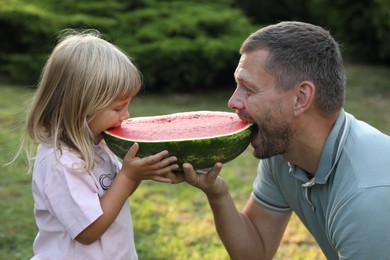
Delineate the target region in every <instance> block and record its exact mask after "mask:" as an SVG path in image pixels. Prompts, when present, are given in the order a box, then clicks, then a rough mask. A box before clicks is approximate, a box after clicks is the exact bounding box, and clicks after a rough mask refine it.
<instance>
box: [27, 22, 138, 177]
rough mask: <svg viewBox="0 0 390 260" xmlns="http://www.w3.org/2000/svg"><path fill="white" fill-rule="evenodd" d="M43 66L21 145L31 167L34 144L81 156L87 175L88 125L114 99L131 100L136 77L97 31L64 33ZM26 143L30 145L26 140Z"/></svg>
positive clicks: (90, 138) (90, 139)
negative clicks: (69, 151)
mask: <svg viewBox="0 0 390 260" xmlns="http://www.w3.org/2000/svg"><path fill="white" fill-rule="evenodd" d="M65 33H66V34H62V36H61V38H60V40H59V43H58V44H57V46H56V47H55V48H54V50H53V51H52V53H51V55H50V57H49V59H48V61H47V62H46V65H45V66H44V68H43V71H42V74H41V78H40V82H39V84H38V88H37V91H36V94H35V96H34V98H33V101H32V103H31V108H30V110H29V113H28V115H27V123H26V131H25V136H24V138H23V141H22V143H23V144H24V146H25V147H27V149H26V151H27V157H28V160H29V165H30V167H29V170H31V169H32V161H33V157H32V150H31V149H30V148H31V146H33V143H41V144H46V145H51V146H53V147H54V148H55V150H57V151H59V152H60V153H61V151H62V148H63V147H67V148H68V149H71V150H73V151H75V152H77V153H78V154H79V155H80V158H81V159H83V160H84V161H85V168H84V169H82V170H85V171H89V170H91V169H92V168H93V164H94V157H95V153H94V146H95V137H94V136H93V134H92V132H91V130H90V128H89V126H88V122H89V121H90V120H91V119H92V118H93V117H94V116H95V115H96V114H97V113H99V112H100V111H102V110H103V109H105V108H107V107H108V106H109V105H110V104H112V102H113V101H115V100H117V99H118V98H128V97H132V96H135V95H136V94H137V92H138V91H139V89H140V87H141V83H142V80H141V75H140V72H139V71H138V69H137V68H136V67H135V66H134V65H133V63H132V62H131V61H130V59H129V57H128V56H127V55H126V54H125V53H124V52H123V51H121V50H120V49H119V48H118V47H116V46H115V45H113V44H111V43H109V42H108V41H106V40H104V39H102V36H101V35H100V34H99V32H97V31H95V30H93V31H91V30H90V31H84V32H75V31H66V32H65ZM28 139H30V140H31V141H32V142H26V140H28Z"/></svg>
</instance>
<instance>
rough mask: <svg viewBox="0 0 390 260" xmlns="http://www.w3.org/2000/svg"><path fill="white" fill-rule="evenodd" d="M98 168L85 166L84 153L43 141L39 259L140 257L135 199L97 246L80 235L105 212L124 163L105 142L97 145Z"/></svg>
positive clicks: (37, 180) (37, 175)
mask: <svg viewBox="0 0 390 260" xmlns="http://www.w3.org/2000/svg"><path fill="white" fill-rule="evenodd" d="M95 149H96V155H97V156H96V157H97V159H96V160H95V167H94V169H93V170H92V171H91V172H85V171H80V170H77V168H79V169H80V166H81V165H83V163H84V162H83V160H81V159H80V158H79V157H78V155H77V154H76V153H74V152H72V151H70V150H67V149H63V151H62V155H61V154H60V153H59V152H58V151H57V153H56V155H55V151H54V148H53V147H51V146H45V145H39V147H38V153H37V156H36V159H35V164H34V171H33V182H32V191H33V197H34V202H35V205H34V213H35V219H36V223H37V226H38V229H39V233H38V235H37V237H36V238H35V241H34V246H33V249H34V257H33V258H32V259H34V260H38V259H39V260H40V259H56V260H57V259H58V260H59V259H67V260H68V259H83V260H87V259H102V260H104V259H110V260H111V259H126V260H129V259H138V256H137V253H136V250H135V245H134V236H133V223H132V220H131V212H130V206H129V203H128V202H126V203H125V204H124V205H123V208H122V210H121V212H120V213H119V215H118V217H117V218H116V219H115V221H114V223H113V224H112V225H111V226H110V227H109V228H108V230H107V231H106V232H105V233H104V234H103V235H102V236H101V237H100V239H99V240H97V241H96V242H94V243H93V244H91V245H83V244H81V243H79V242H77V241H76V240H75V237H76V236H77V235H78V234H79V233H80V232H81V231H83V230H84V229H85V228H86V227H88V226H89V225H90V224H92V223H93V222H94V221H95V220H96V219H97V218H98V217H99V216H101V215H102V214H103V211H102V209H101V206H100V200H99V198H100V197H101V196H102V195H103V194H104V193H105V191H106V190H107V189H108V188H109V186H110V185H111V182H112V180H113V179H114V178H115V176H116V174H117V172H118V171H119V169H120V167H121V166H122V165H121V163H120V162H119V161H118V160H117V158H116V157H115V156H112V155H110V153H109V152H108V151H107V149H106V148H105V147H104V146H103V145H102V144H100V145H96V147H95Z"/></svg>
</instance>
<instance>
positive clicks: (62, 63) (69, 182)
mask: <svg viewBox="0 0 390 260" xmlns="http://www.w3.org/2000/svg"><path fill="white" fill-rule="evenodd" d="M140 86H141V76H140V74H139V72H138V70H137V68H136V67H135V66H134V65H133V64H132V62H131V61H130V60H129V58H128V57H127V56H126V54H124V53H123V52H122V51H120V50H119V49H118V48H117V47H115V46H114V45H113V44H110V43H109V42H107V41H105V40H103V39H102V38H101V37H100V36H99V34H98V32H96V31H94V32H91V31H89V32H83V33H72V34H68V35H67V36H64V37H63V38H62V39H61V40H60V42H59V44H58V45H57V46H56V47H55V48H54V50H53V52H52V53H51V55H50V57H49V59H48V61H47V63H46V65H45V67H44V68H43V71H42V75H41V79H40V82H39V85H38V88H37V91H36V95H35V97H34V99H33V101H32V106H31V109H30V111H29V114H28V117H27V126H26V136H25V140H24V143H26V141H27V146H28V147H32V145H33V143H39V146H38V152H37V154H36V157H35V158H34V167H33V175H32V178H33V180H32V189H33V197H34V202H35V206H34V213H35V218H36V223H37V226H38V229H39V233H38V235H37V237H36V238H35V241H34V246H33V249H34V257H33V259H137V258H138V257H137V253H136V250H135V246H134V238H133V231H132V228H133V226H132V220H131V213H130V207H129V203H128V197H129V196H130V195H131V194H132V193H133V192H134V191H135V190H136V188H137V187H138V185H139V183H140V182H141V181H142V180H146V179H151V180H155V181H160V182H169V181H170V180H169V178H167V177H165V176H167V175H170V174H173V173H172V171H173V170H175V169H177V168H178V166H177V164H174V163H175V161H176V158H175V157H168V151H162V152H160V153H158V154H155V155H153V156H149V157H145V158H138V157H135V155H136V153H137V151H138V145H137V144H134V145H133V146H132V147H131V148H130V150H129V152H128V153H127V155H126V157H125V158H124V160H123V166H122V165H121V163H120V162H119V161H118V160H117V158H115V156H114V155H113V154H112V153H111V152H110V151H109V150H108V148H107V147H106V145H105V144H104V141H103V140H102V132H103V131H104V130H106V129H109V128H112V127H117V126H119V125H120V124H121V122H122V121H123V120H125V119H127V118H128V116H129V115H128V105H129V102H130V100H131V98H132V97H133V96H135V95H136V93H137V92H138V90H139V88H140ZM29 158H32V156H30V157H29Z"/></svg>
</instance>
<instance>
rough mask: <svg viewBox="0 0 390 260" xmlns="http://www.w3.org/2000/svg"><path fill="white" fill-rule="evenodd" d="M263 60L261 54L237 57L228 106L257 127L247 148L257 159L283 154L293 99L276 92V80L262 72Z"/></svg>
mask: <svg viewBox="0 0 390 260" xmlns="http://www.w3.org/2000/svg"><path fill="white" fill-rule="evenodd" d="M267 56H268V52H267V51H265V50H257V51H253V52H250V53H246V54H243V55H242V56H241V59H240V61H239V63H238V66H237V68H236V71H235V73H234V77H235V80H236V83H237V87H236V90H235V91H234V93H233V95H232V96H231V98H230V100H229V102H228V106H229V108H231V109H235V110H236V112H237V114H238V115H239V116H240V118H242V119H243V120H246V121H249V122H252V123H254V124H255V125H256V126H257V127H256V131H254V135H253V138H252V141H251V144H252V146H253V148H254V155H255V156H256V157H257V158H259V159H263V158H269V157H272V156H274V155H278V154H283V153H285V152H286V151H287V149H288V146H289V142H290V139H291V138H292V136H293V132H294V131H293V127H292V120H293V104H294V101H295V100H294V98H295V97H294V95H293V94H292V93H291V91H286V92H282V91H277V90H276V79H275V78H274V77H273V76H272V75H271V74H269V73H268V72H267V71H266V70H265V69H264V64H265V62H266V59H267Z"/></svg>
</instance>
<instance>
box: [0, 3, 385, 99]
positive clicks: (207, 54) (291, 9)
mask: <svg viewBox="0 0 390 260" xmlns="http://www.w3.org/2000/svg"><path fill="white" fill-rule="evenodd" d="M281 20H300V21H306V22H311V23H315V24H318V25H321V26H323V27H325V28H327V29H329V30H330V31H331V33H332V34H333V35H334V37H335V38H336V40H337V41H339V42H340V44H341V45H342V47H343V53H344V55H345V57H346V58H347V59H349V60H353V61H359V62H369V63H380V64H387V65H389V64H390V45H389V42H390V1H388V0H370V1H367V0H354V1H350V0H262V1H258V0H214V1H207V0H131V1H126V0H83V1H78V0H34V1H30V0H0V27H1V28H2V29H1V33H0V64H2V65H1V66H0V79H3V81H4V80H7V81H8V82H12V83H17V84H26V85H34V84H36V82H37V79H38V78H39V73H40V71H41V68H42V66H43V64H44V62H45V60H46V58H47V56H48V53H49V52H50V51H51V49H52V48H53V46H54V44H55V42H56V36H57V35H58V32H59V31H61V30H63V29H66V28H73V29H91V28H93V29H97V30H99V31H100V32H102V33H103V34H105V35H107V38H108V39H109V40H110V41H112V42H113V43H115V44H116V45H118V46H119V47H121V48H122V49H123V50H124V51H126V52H127V53H128V54H129V55H130V56H131V57H132V58H133V59H134V62H135V63H136V64H137V66H138V67H139V68H140V70H141V71H142V73H143V74H144V76H145V87H146V90H147V91H150V92H177V91H181V92H193V91H198V90H210V89H216V88H220V87H223V86H224V85H226V83H227V82H231V80H232V72H233V70H234V68H235V65H236V62H237V59H238V49H239V47H240V45H241V43H242V41H243V40H244V39H245V38H246V37H247V36H248V34H249V33H251V32H253V31H255V30H256V29H259V28H260V27H262V26H264V25H267V24H269V23H275V22H278V21H281Z"/></svg>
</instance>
